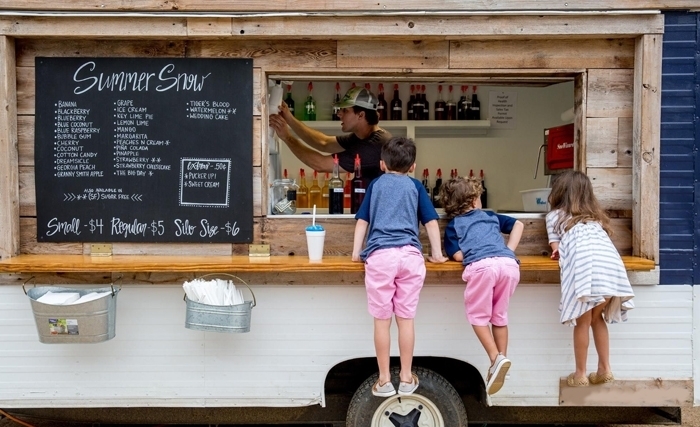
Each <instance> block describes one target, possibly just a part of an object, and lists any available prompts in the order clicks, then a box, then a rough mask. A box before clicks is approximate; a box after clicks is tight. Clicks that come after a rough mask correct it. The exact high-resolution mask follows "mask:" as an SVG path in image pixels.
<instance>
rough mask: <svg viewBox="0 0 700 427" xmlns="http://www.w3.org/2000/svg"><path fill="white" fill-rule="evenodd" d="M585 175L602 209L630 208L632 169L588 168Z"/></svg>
mask: <svg viewBox="0 0 700 427" xmlns="http://www.w3.org/2000/svg"><path fill="white" fill-rule="evenodd" d="M587 175H588V177H589V178H590V179H591V182H592V183H593V191H594V192H595V195H596V197H597V198H598V200H599V201H600V204H601V205H602V206H603V208H604V209H611V210H631V209H632V169H627V168H617V169H613V168H588V171H587Z"/></svg>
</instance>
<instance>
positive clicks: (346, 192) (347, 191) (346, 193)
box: [343, 172, 352, 209]
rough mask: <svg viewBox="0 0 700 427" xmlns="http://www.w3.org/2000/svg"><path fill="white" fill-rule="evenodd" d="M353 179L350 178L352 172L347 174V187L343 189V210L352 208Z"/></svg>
mask: <svg viewBox="0 0 700 427" xmlns="http://www.w3.org/2000/svg"><path fill="white" fill-rule="evenodd" d="M351 185H352V179H351V178H350V172H345V187H343V209H350V208H351V206H352V201H351V196H352V188H351Z"/></svg>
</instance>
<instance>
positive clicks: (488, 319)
mask: <svg viewBox="0 0 700 427" xmlns="http://www.w3.org/2000/svg"><path fill="white" fill-rule="evenodd" d="M462 280H464V281H465V282H467V287H466V289H465V290H464V309H465V311H466V313H467V319H468V320H469V323H471V324H472V325H475V326H488V324H489V323H491V324H492V325H494V326H506V325H507V324H508V305H509V304H510V297H511V296H513V293H514V292H515V287H516V286H518V282H520V267H519V266H518V263H517V261H515V260H514V259H513V258H508V257H493V258H484V259H482V260H479V261H476V262H473V263H471V264H469V265H468V266H466V267H465V268H464V272H462Z"/></svg>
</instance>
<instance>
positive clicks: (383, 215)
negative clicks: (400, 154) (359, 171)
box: [355, 173, 439, 261]
mask: <svg viewBox="0 0 700 427" xmlns="http://www.w3.org/2000/svg"><path fill="white" fill-rule="evenodd" d="M438 218H439V216H438V214H437V212H436V211H435V208H434V207H433V204H432V202H431V201H430V197H429V196H428V193H427V192H426V191H425V187H423V184H421V183H420V181H418V180H417V179H414V178H411V177H410V176H407V175H402V174H395V173H385V174H384V175H382V176H380V177H379V178H377V179H375V180H374V181H372V183H371V184H370V185H369V188H367V192H366V193H365V199H364V201H363V202H362V205H361V206H360V209H359V210H358V211H357V214H356V215H355V219H362V220H365V221H367V222H368V223H369V233H368V234H367V246H366V247H365V250H364V251H362V253H361V254H360V259H362V261H365V260H366V259H367V257H368V256H369V255H370V254H371V253H372V252H374V251H376V250H377V249H385V248H396V247H401V246H406V245H412V246H414V247H416V248H418V250H422V246H421V243H420V240H419V239H418V222H420V223H421V224H423V225H425V224H426V223H427V222H430V221H432V220H436V219H438Z"/></svg>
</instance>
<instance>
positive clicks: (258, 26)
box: [0, 2, 663, 40]
mask: <svg viewBox="0 0 700 427" xmlns="http://www.w3.org/2000/svg"><path fill="white" fill-rule="evenodd" d="M469 4H474V3H473V2H469ZM353 6H354V5H353ZM450 9H451V8H450ZM4 27H5V26H3V25H2V21H1V20H0V30H2V29H3V28H4ZM6 30H7V31H23V30H24V29H23V28H13V27H11V26H10V27H6ZM28 30H32V28H29V29H28ZM661 33H663V16H662V15H652V14H647V15H627V16H624V15H612V14H610V15H574V14H569V15H548V14H543V15H491V16H489V15H463V16H458V15H438V14H421V15H420V16H410V15H404V14H401V15H398V14H397V15H381V14H375V15H367V14H364V15H360V16H344V17H338V16H318V15H317V16H303V15H296V16H280V15H277V16H268V17H264V18H261V17H234V18H233V34H234V35H236V36H238V37H241V38H262V39H268V40H279V39H287V40H291V39H317V40H324V39H336V40H357V39H358V38H359V37H362V38H363V39H365V40H378V39H392V40H427V39H431V40H463V39H472V40H476V39H481V38H485V37H488V38H493V39H504V40H510V39H513V38H521V39H534V38H541V39H556V38H580V39H583V38H587V39H589V38H620V37H633V36H634V35H638V34H661ZM28 35H30V34H28Z"/></svg>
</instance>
